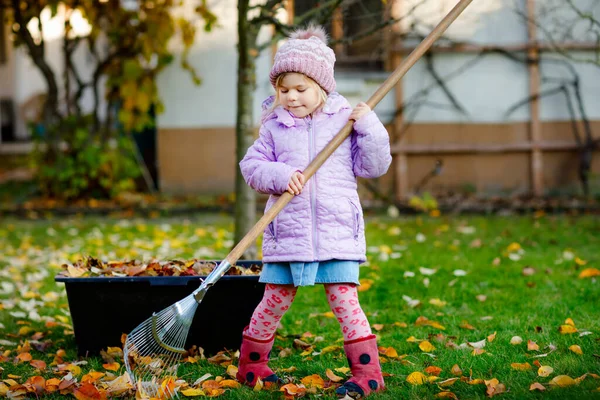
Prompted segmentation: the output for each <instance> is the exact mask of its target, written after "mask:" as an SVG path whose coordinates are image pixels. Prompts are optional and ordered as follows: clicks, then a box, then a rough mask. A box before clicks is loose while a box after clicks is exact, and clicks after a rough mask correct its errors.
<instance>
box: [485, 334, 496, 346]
mask: <svg viewBox="0 0 600 400" xmlns="http://www.w3.org/2000/svg"><path fill="white" fill-rule="evenodd" d="M494 339H496V332H494V333H492V334H491V335H489V336H488V337H487V340H488V342H490V343H492V342H493V341H494Z"/></svg>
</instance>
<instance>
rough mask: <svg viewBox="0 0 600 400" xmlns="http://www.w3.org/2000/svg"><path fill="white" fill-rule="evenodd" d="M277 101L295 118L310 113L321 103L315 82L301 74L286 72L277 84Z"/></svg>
mask: <svg viewBox="0 0 600 400" xmlns="http://www.w3.org/2000/svg"><path fill="white" fill-rule="evenodd" d="M277 91H278V92H279V101H280V102H281V105H282V106H283V108H285V109H286V110H288V111H289V112H291V113H292V114H294V116H295V117H296V118H304V117H306V116H307V115H310V114H311V113H312V112H313V111H315V110H316V109H317V107H319V105H320V104H321V98H320V93H319V91H318V89H317V87H316V84H315V83H313V82H311V81H310V80H309V79H308V78H306V77H305V76H304V75H302V74H298V73H295V72H293V73H288V74H286V75H285V76H284V77H283V79H281V82H280V84H279V86H278V87H277Z"/></svg>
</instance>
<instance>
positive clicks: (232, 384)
mask: <svg viewBox="0 0 600 400" xmlns="http://www.w3.org/2000/svg"><path fill="white" fill-rule="evenodd" d="M219 386H220V387H222V388H233V389H235V388H239V387H240V386H242V385H241V384H240V383H239V382H238V381H236V380H233V379H223V380H222V381H219Z"/></svg>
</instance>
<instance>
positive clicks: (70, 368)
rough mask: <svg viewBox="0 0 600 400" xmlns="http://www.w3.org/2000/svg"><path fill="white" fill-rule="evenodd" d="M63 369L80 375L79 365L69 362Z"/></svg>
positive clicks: (74, 374)
mask: <svg viewBox="0 0 600 400" xmlns="http://www.w3.org/2000/svg"><path fill="white" fill-rule="evenodd" d="M65 369H66V370H68V371H71V372H72V373H73V376H79V375H81V368H80V367H79V365H73V364H69V365H67V367H66V368H65Z"/></svg>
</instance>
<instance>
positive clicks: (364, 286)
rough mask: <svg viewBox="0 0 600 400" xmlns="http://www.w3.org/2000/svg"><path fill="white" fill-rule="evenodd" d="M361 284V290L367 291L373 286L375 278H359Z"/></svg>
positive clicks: (359, 289)
mask: <svg viewBox="0 0 600 400" xmlns="http://www.w3.org/2000/svg"><path fill="white" fill-rule="evenodd" d="M359 282H360V286H359V287H358V291H359V292H366V291H367V290H369V289H371V286H373V279H359Z"/></svg>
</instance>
